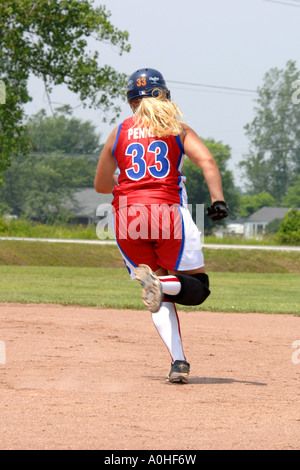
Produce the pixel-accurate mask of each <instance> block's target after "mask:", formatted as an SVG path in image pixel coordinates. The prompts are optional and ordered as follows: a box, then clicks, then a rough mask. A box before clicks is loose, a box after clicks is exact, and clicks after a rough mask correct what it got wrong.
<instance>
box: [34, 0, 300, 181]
mask: <svg viewBox="0 0 300 470" xmlns="http://www.w3.org/2000/svg"><path fill="white" fill-rule="evenodd" d="M94 4H95V5H100V4H105V5H106V6H107V9H108V10H110V12H111V22H112V23H113V25H114V26H116V27H118V28H119V29H122V30H127V31H128V32H129V43H130V44H131V52H130V53H125V54H123V56H119V54H118V52H117V50H116V49H114V48H113V47H112V46H111V45H108V44H100V45H99V47H100V57H101V61H103V64H104V63H107V64H109V65H111V66H112V67H114V68H115V69H116V70H118V71H119V72H124V73H127V74H128V75H130V74H131V73H133V72H134V71H135V70H136V69H139V68H142V67H152V68H156V69H158V70H159V71H160V72H161V73H162V74H163V75H164V77H165V79H166V81H167V84H168V86H169V88H170V90H171V93H172V99H173V101H175V102H176V104H177V105H178V106H179V108H180V109H181V111H182V113H183V115H184V121H185V122H187V123H188V124H189V125H190V126H191V127H193V128H194V129H195V131H196V132H197V133H198V134H199V135H200V136H201V137H204V138H209V137H212V138H214V139H215V140H217V141H221V142H223V143H224V144H227V145H229V146H230V147H231V149H232V158H231V161H230V163H229V168H230V169H231V170H233V172H234V175H235V182H236V184H237V185H241V181H240V173H239V171H238V169H237V164H238V162H239V161H241V159H242V157H243V155H244V154H245V153H247V148H248V144H249V142H248V139H247V138H246V136H245V132H244V126H245V125H246V124H247V123H248V122H251V121H252V119H253V117H254V106H255V102H254V99H255V96H256V94H255V93H253V92H252V91H249V92H248V91H243V92H241V91H237V90H230V89H227V88H234V89H245V90H253V91H255V90H257V87H259V86H261V85H262V82H263V77H264V75H265V73H266V72H267V71H268V70H269V69H270V68H272V67H277V68H284V67H285V65H286V63H287V61H288V60H294V61H296V63H297V65H298V68H300V1H299V0H278V1H277V0H209V1H208V0H206V1H204V0H185V1H183V0H151V1H146V2H145V1H141V0H126V1H125V0H107V1H105V2H102V1H101V0H95V2H94ZM172 82H181V83H172ZM185 83H195V84H199V85H209V87H205V86H192V85H186V84H185ZM214 87H216V88H214ZM219 87H220V88H219ZM221 87H224V88H221ZM29 89H30V94H31V96H32V97H33V102H32V103H30V104H29V105H27V106H26V112H27V113H28V114H33V113H35V112H37V111H39V110H40V109H41V108H42V107H43V108H45V109H47V110H48V111H49V105H48V102H47V98H46V96H45V92H44V88H43V84H42V83H41V82H40V81H39V80H37V79H36V78H34V77H32V79H31V81H30V87H29ZM292 92H293V90H291V95H292ZM52 99H53V101H54V102H55V103H60V104H70V105H71V106H73V107H74V108H75V110H74V115H75V116H77V117H79V118H82V119H86V120H91V121H92V122H93V123H94V124H95V125H96V126H97V130H98V132H99V133H101V136H102V141H104V140H105V139H106V138H107V136H108V135H109V132H110V131H111V130H112V126H109V125H107V124H105V125H104V124H103V123H102V122H101V114H100V112H99V111H95V110H89V109H84V108H83V107H81V106H80V102H79V100H78V98H77V97H76V96H74V95H73V94H72V93H70V92H68V90H66V89H65V88H64V87H57V88H55V89H54V91H53V94H52ZM129 115H130V109H129V107H128V105H127V104H126V103H122V115H121V117H120V120H122V119H124V118H126V117H128V116H129Z"/></svg>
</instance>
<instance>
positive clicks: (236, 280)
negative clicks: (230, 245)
mask: <svg viewBox="0 0 300 470" xmlns="http://www.w3.org/2000/svg"><path fill="white" fill-rule="evenodd" d="M209 274H210V281H211V290H212V294H211V296H210V297H209V298H208V299H207V301H206V302H205V303H204V304H203V305H202V306H201V308H200V309H201V310H207V311H208V310H212V311H220V312H245V313H246V312H261V313H285V314H294V315H300V294H299V281H300V275H299V274H280V273H279V274H278V273H277V274H270V273H261V274H259V273H229V272H226V273H224V272H218V273H217V272H212V273H209ZM0 277H1V286H0V302H21V303H57V304H61V305H81V306H94V307H101V308H125V309H127V308H132V309H144V307H143V303H142V301H141V288H140V286H139V284H138V283H137V282H135V281H131V280H130V278H129V276H128V273H127V271H126V269H125V268H122V269H119V268H91V267H79V268H77V267H57V266H56V267H53V266H51V267H49V266H0ZM178 308H179V309H180V310H186V311H187V310H192V308H182V307H181V306H178ZM194 310H199V307H198V308H194Z"/></svg>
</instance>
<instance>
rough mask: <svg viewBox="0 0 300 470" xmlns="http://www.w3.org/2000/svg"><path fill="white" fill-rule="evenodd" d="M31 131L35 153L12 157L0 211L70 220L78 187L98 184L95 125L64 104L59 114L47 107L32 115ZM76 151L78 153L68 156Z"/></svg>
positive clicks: (1, 188)
mask: <svg viewBox="0 0 300 470" xmlns="http://www.w3.org/2000/svg"><path fill="white" fill-rule="evenodd" d="M27 134H28V136H29V139H30V141H31V143H32V146H33V148H34V149H36V152H34V153H32V154H30V155H25V156H23V157H22V158H18V157H14V158H13V159H12V163H11V166H10V168H8V169H7V170H6V172H5V174H4V183H3V184H2V186H0V214H1V213H2V214H7V213H9V214H12V215H16V216H25V217H26V218H28V219H37V220H39V221H41V222H50V221H53V220H54V219H57V218H60V219H62V218H63V219H65V218H67V216H68V215H70V210H68V209H67V207H70V206H73V207H75V199H74V193H75V191H76V189H77V188H81V187H92V186H93V181H94V176H95V166H96V164H97V160H98V158H99V153H98V151H100V148H99V147H100V144H99V136H98V135H97V134H96V132H95V127H94V126H92V125H91V123H90V122H89V121H81V120H79V119H75V118H73V117H72V114H71V112H70V109H69V108H68V107H63V108H59V109H58V110H57V112H56V113H55V115H54V116H50V117H47V116H46V114H45V111H44V110H41V111H40V112H38V113H37V114H36V115H34V116H32V117H31V118H30V119H29V120H28V125H27ZM72 149H74V150H75V151H76V153H77V155H76V156H74V155H70V154H66V152H67V151H69V150H72ZM38 150H39V151H40V152H38ZM92 152H93V153H92ZM41 153H42V155H41ZM87 153H92V154H91V155H86V154H87Z"/></svg>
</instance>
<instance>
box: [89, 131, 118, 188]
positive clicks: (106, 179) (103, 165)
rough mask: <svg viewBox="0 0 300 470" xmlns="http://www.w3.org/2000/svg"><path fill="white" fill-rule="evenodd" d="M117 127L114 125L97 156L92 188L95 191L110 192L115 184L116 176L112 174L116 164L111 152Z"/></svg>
mask: <svg viewBox="0 0 300 470" xmlns="http://www.w3.org/2000/svg"><path fill="white" fill-rule="evenodd" d="M117 132H118V128H117V127H116V128H115V129H114V130H113V131H112V132H111V134H110V136H109V137H108V139H107V141H106V143H105V145H104V147H103V150H102V153H101V155H100V158H99V162H98V166H97V171H96V176H95V180H94V188H95V190H96V191H97V193H102V194H110V193H111V192H112V191H113V188H114V187H115V186H116V184H117V177H116V176H115V175H114V173H115V171H116V168H117V164H116V161H115V159H114V156H113V154H112V152H113V147H114V144H115V140H116V137H117Z"/></svg>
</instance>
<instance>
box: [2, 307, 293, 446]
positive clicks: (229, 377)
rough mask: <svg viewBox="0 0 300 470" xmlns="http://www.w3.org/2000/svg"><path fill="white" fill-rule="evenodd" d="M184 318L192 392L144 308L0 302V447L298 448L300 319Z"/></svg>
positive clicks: (204, 315)
mask: <svg viewBox="0 0 300 470" xmlns="http://www.w3.org/2000/svg"><path fill="white" fill-rule="evenodd" d="M179 315H180V319H181V332H182V336H183V343H184V350H185V354H186V356H187V359H188V361H189V362H190V363H191V376H190V380H189V384H187V385H182V384H170V383H168V382H167V381H166V379H165V377H166V375H167V373H168V371H169V368H170V358H169V355H168V353H167V350H166V348H165V346H164V344H163V343H162V341H161V339H160V338H159V336H158V334H157V332H156V330H155V328H154V325H153V323H152V320H151V317H150V314H149V313H148V312H146V311H131V310H100V309H97V308H81V307H62V306H59V305H33V304H29V305H19V304H0V341H1V345H2V347H4V346H5V353H6V354H3V351H2V364H0V421H1V426H0V449H76V450H80V449H105V450H139V449H142V450H143V449H145V450H179V449H180V450H186V451H188V450H201V449H278V450H279V449H280V450H281V449H284V450H288V449H297V450H299V449H300V388H299V383H300V352H299V349H300V328H299V326H300V318H299V317H293V316H288V315H262V314H251V313H249V314H236V313H234V314H231V313H230V314H228V313H226V314H225V313H210V312H190V313H186V312H184V313H183V312H179ZM297 348H298V349H297ZM4 358H5V360H4Z"/></svg>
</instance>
